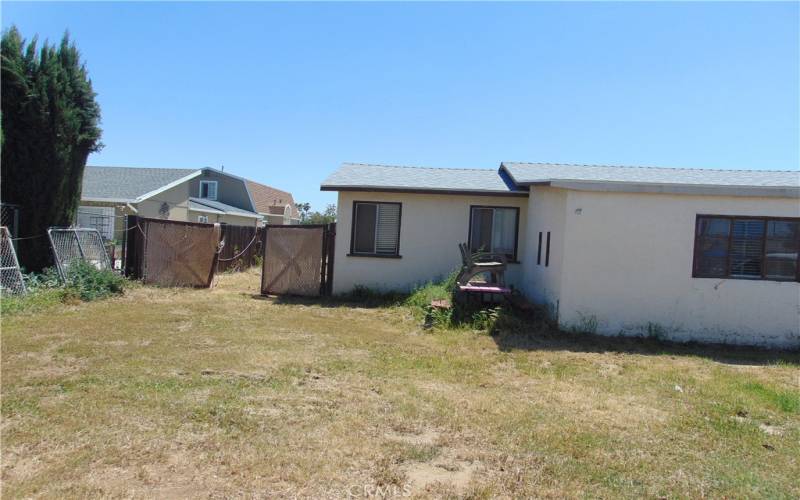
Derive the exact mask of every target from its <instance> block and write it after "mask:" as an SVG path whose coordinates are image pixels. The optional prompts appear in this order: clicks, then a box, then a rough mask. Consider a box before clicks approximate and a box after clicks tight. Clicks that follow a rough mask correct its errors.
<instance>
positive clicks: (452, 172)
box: [321, 163, 520, 195]
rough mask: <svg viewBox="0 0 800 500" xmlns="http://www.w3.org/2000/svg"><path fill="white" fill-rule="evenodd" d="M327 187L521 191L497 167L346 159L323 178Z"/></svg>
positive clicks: (441, 190) (395, 189) (513, 192)
mask: <svg viewBox="0 0 800 500" xmlns="http://www.w3.org/2000/svg"><path fill="white" fill-rule="evenodd" d="M321 189H322V190H323V191H422V192H461V193H475V194H498V195H507V194H519V191H520V190H518V189H517V188H516V187H515V186H514V185H513V184H512V183H510V182H509V181H508V180H507V179H506V178H505V176H503V175H500V174H499V173H498V171H497V170H495V169H469V168H430V167H401V166H391V165H371V164H364V163H344V164H342V166H341V167H339V169H338V170H336V171H335V172H334V173H333V174H331V175H330V176H329V177H328V178H327V179H325V181H323V183H322V186H321Z"/></svg>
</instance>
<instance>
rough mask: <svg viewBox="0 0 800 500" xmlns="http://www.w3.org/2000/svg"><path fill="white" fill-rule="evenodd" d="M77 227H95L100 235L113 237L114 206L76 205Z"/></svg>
mask: <svg viewBox="0 0 800 500" xmlns="http://www.w3.org/2000/svg"><path fill="white" fill-rule="evenodd" d="M77 222H78V227H89V228H93V229H97V231H98V232H99V233H100V235H101V236H102V237H103V238H105V239H107V240H113V239H114V207H88V206H79V207H78V221H77Z"/></svg>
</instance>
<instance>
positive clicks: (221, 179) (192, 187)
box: [77, 167, 294, 240]
mask: <svg viewBox="0 0 800 500" xmlns="http://www.w3.org/2000/svg"><path fill="white" fill-rule="evenodd" d="M253 186H258V187H259V188H258V189H254V190H251V187H253ZM265 189H267V190H269V189H273V188H269V186H264V185H263V184H258V183H255V182H253V181H249V180H247V179H243V178H241V177H238V176H236V175H232V174H229V173H227V172H222V171H219V170H216V169H212V168H202V169H177V168H131V167H86V170H85V172H84V176H83V189H82V192H81V203H80V207H79V208H78V220H77V225H79V226H82V227H96V228H97V229H98V230H100V232H101V234H103V236H104V237H105V238H106V239H116V240H121V239H122V232H123V231H124V221H123V219H124V216H125V215H139V216H141V217H151V218H162V219H169V220H181V221H189V222H207V223H215V222H220V223H225V224H231V225H239V226H253V225H261V224H264V223H265V222H269V223H270V224H291V223H294V219H293V218H292V217H286V218H284V217H283V216H282V217H280V218H269V217H268V216H267V214H264V213H262V212H261V209H262V208H263V207H265V206H266V207H267V208H269V206H270V203H271V199H270V198H269V197H268V196H267V197H266V198H265V196H266V195H265ZM273 191H275V192H279V193H281V198H279V199H280V200H282V201H286V203H290V204H291V206H292V208H294V202H293V201H292V197H291V194H289V193H286V192H284V191H278V190H274V189H273ZM286 203H285V204H284V205H283V206H281V207H280V209H281V211H282V212H283V211H284V210H285V209H286V206H285V205H286Z"/></svg>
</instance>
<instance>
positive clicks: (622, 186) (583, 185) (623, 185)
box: [523, 179, 800, 198]
mask: <svg viewBox="0 0 800 500" xmlns="http://www.w3.org/2000/svg"><path fill="white" fill-rule="evenodd" d="M530 184H534V183H530ZM530 184H529V183H525V184H523V185H530ZM541 184H549V185H550V186H553V187H557V188H562V189H572V190H576V191H609V192H627V193H666V194H688V195H719V196H764V197H777V198H797V197H798V196H800V187H790V186H785V187H780V186H735V185H722V184H677V183H676V184H672V183H655V182H627V181H575V180H561V179H553V180H551V181H547V182H543V183H541Z"/></svg>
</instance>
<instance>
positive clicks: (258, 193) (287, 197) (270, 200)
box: [247, 180, 300, 225]
mask: <svg viewBox="0 0 800 500" xmlns="http://www.w3.org/2000/svg"><path fill="white" fill-rule="evenodd" d="M247 188H248V189H249V190H250V195H251V196H252V197H253V202H254V203H255V206H256V208H255V210H256V212H258V213H259V214H261V215H262V216H263V217H264V221H265V222H266V223H267V224H283V225H288V224H299V223H300V212H299V211H298V210H297V207H296V206H295V205H294V198H293V197H292V194H291V193H288V192H286V191H281V190H280V189H275V188H273V187H270V186H265V185H264V184H260V183H258V182H255V181H251V180H248V181H247Z"/></svg>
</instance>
